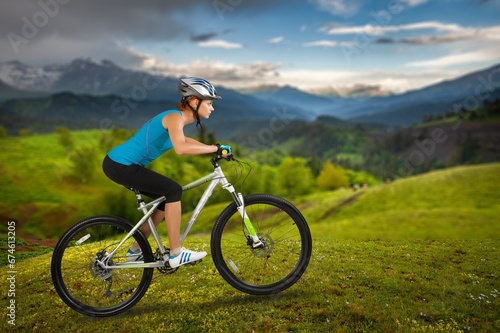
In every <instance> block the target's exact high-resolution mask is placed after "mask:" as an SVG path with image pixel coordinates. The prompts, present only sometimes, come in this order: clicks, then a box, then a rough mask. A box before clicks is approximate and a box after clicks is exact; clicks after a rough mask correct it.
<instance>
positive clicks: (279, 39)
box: [268, 36, 285, 44]
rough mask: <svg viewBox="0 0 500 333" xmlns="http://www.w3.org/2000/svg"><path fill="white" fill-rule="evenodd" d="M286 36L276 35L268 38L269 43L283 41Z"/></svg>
mask: <svg viewBox="0 0 500 333" xmlns="http://www.w3.org/2000/svg"><path fill="white" fill-rule="evenodd" d="M284 39H285V38H284V37H283V36H278V37H274V38H271V39H270V40H268V43H269V44H279V43H281V42H282V41H283V40H284Z"/></svg>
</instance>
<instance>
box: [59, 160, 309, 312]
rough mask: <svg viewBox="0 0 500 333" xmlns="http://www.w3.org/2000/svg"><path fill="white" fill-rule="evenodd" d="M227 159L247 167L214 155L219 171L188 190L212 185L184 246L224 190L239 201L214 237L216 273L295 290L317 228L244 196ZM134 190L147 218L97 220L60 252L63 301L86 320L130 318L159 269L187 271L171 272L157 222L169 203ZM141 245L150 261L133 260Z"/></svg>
mask: <svg viewBox="0 0 500 333" xmlns="http://www.w3.org/2000/svg"><path fill="white" fill-rule="evenodd" d="M222 159H226V160H228V161H232V162H238V163H239V161H237V160H236V159H235V158H234V157H233V156H232V155H231V156H228V157H225V158H224V157H221V156H217V157H213V158H211V160H210V161H211V163H212V166H213V168H214V171H213V172H211V173H210V174H208V175H206V176H204V177H201V178H200V179H197V180H195V181H193V182H191V183H189V184H187V185H185V186H183V190H184V191H187V190H190V189H192V188H194V187H197V186H199V185H202V184H206V183H209V184H208V186H207V188H206V189H205V191H204V193H203V195H202V196H201V198H200V200H199V201H198V203H197V205H196V207H195V209H194V211H193V212H192V214H191V217H190V218H189V220H188V222H187V225H186V227H185V229H184V230H183V232H182V234H181V244H182V243H183V242H184V240H185V239H186V237H187V235H188V233H189V231H190V230H191V228H192V226H193V225H194V223H195V221H196V219H197V217H198V216H199V214H200V212H201V211H202V209H203V207H204V206H205V204H206V203H207V201H208V199H209V198H210V197H211V195H212V194H213V192H214V189H215V188H216V187H217V186H218V185H220V186H221V187H222V188H223V189H225V190H227V191H228V192H229V193H230V194H231V197H232V202H231V203H230V204H229V205H228V206H227V207H226V208H225V209H224V210H223V211H222V212H221V214H220V215H219V217H218V218H217V220H216V221H215V224H214V227H213V229H212V231H211V237H210V248H211V253H212V260H213V262H214V265H215V267H216V268H217V270H218V272H219V273H220V275H221V276H222V277H223V278H224V279H225V280H226V281H227V282H228V283H229V284H230V285H231V286H233V287H234V288H236V289H238V290H240V291H242V292H244V293H248V294H252V295H269V294H275V293H279V292H281V291H283V290H285V289H287V288H289V287H291V286H292V285H293V284H295V283H296V282H297V281H298V280H299V279H300V277H301V276H302V275H303V273H304V271H305V270H306V268H307V265H308V263H309V259H310V257H311V251H312V239H311V233H310V230H309V226H308V224H307V222H306V220H305V219H304V217H303V215H302V214H301V213H300V211H299V210H298V209H297V208H296V207H295V206H294V205H293V204H291V203H290V202H288V201H287V200H285V199H283V198H280V197H277V196H274V195H270V194H253V195H248V196H243V195H242V194H241V193H237V192H236V191H235V189H234V187H233V185H232V184H231V183H230V182H229V181H228V180H227V178H226V176H225V175H224V173H223V171H222V168H221V167H220V166H219V164H218V162H219V161H220V160H222ZM240 165H241V164H240ZM130 190H133V191H134V192H135V196H136V199H137V202H138V205H139V207H138V209H139V210H140V211H142V213H143V214H144V216H143V217H142V218H141V219H140V220H139V221H138V222H137V223H136V224H135V225H134V224H132V223H131V222H129V221H128V220H126V219H124V218H121V217H117V216H108V215H103V216H93V217H89V218H86V219H84V220H82V221H80V222H78V223H76V224H75V225H74V226H72V227H71V228H69V229H68V230H67V231H66V232H65V233H64V234H63V235H62V237H61V238H60V240H59V241H58V242H57V244H56V247H55V249H54V253H53V255H52V261H51V274H52V281H53V283H54V287H55V289H56V291H57V293H58V294H59V296H60V298H61V299H62V300H63V301H64V302H65V303H66V304H67V305H68V306H69V307H70V308H71V309H73V310H75V311H77V312H79V313H81V314H84V315H87V316H93V317H106V316H113V315H117V314H119V313H122V312H124V311H126V310H128V309H130V308H131V307H132V306H134V305H135V304H136V303H137V302H139V300H140V299H141V298H142V297H143V296H144V294H145V293H146V291H147V290H148V287H149V285H150V283H151V281H152V277H153V272H154V269H155V268H156V269H157V270H158V271H159V272H161V273H164V274H172V273H174V272H175V271H176V270H177V269H178V268H179V267H177V268H175V269H174V268H172V267H170V265H169V261H168V258H169V254H170V250H169V249H168V248H165V246H164V245H163V243H162V241H161V239H160V236H159V234H158V232H157V230H156V228H155V226H154V224H153V220H152V219H151V216H152V214H153V212H154V211H155V209H156V208H157V207H158V206H159V205H160V203H162V202H163V201H164V200H165V197H160V198H157V199H155V200H152V201H151V202H149V203H146V202H145V201H144V200H143V198H142V196H141V193H140V192H139V191H137V190H135V189H130ZM144 223H149V226H150V228H151V231H152V236H153V239H154V242H155V243H156V245H157V249H156V251H155V252H153V250H152V248H151V244H150V243H149V241H148V240H147V238H146V237H145V236H144V234H143V233H142V232H141V231H140V227H141V226H142V225H143V224H144ZM134 241H137V243H138V244H139V246H140V248H141V250H142V254H143V256H144V260H143V261H138V262H127V260H126V256H125V254H126V251H127V249H128V248H130V246H131V245H132V243H133V242H134ZM181 267H182V266H181Z"/></svg>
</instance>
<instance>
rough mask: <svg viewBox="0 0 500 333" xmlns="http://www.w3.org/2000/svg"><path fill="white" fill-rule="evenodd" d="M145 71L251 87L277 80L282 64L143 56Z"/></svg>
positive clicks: (142, 67) (142, 66) (230, 85)
mask: <svg viewBox="0 0 500 333" xmlns="http://www.w3.org/2000/svg"><path fill="white" fill-rule="evenodd" d="M141 57H142V59H143V61H142V65H141V69H142V70H147V71H150V72H154V73H157V74H162V75H167V76H175V77H182V76H199V77H203V78H205V79H207V80H209V81H210V82H213V83H214V84H217V85H223V86H228V87H248V86H250V85H252V84H254V83H255V82H256V81H258V82H266V80H269V81H271V82H272V81H273V80H275V79H276V78H277V77H279V73H278V70H279V68H280V67H281V65H280V64H271V63H268V62H263V61H255V62H250V63H247V64H235V63H228V62H223V61H220V60H211V59H203V60H194V61H192V62H190V63H183V64H177V63H172V62H168V61H164V60H160V59H158V58H157V57H156V56H154V55H147V54H142V55H141Z"/></svg>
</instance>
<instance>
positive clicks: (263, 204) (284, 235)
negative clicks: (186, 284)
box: [210, 194, 312, 295]
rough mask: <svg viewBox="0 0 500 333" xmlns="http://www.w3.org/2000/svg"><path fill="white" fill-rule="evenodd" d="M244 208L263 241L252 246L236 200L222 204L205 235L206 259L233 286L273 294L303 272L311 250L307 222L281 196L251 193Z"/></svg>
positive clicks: (257, 292)
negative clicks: (207, 237) (208, 235)
mask: <svg viewBox="0 0 500 333" xmlns="http://www.w3.org/2000/svg"><path fill="white" fill-rule="evenodd" d="M244 203H245V210H246V212H247V214H248V216H249V218H250V220H251V221H252V224H253V226H254V228H255V230H256V232H257V234H258V235H259V238H261V240H262V241H263V242H264V243H265V247H264V248H263V249H253V248H252V245H251V244H252V242H251V241H249V238H248V232H246V228H245V226H244V222H243V219H242V218H241V216H240V214H239V212H238V210H237V207H236V204H235V203H234V202H233V203H231V204H230V205H229V206H227V207H226V208H225V209H224V211H223V212H222V213H221V214H220V216H219V218H218V219H217V221H216V223H215V226H214V228H213V230H212V235H211V240H210V242H211V250H212V259H213V261H214V264H215V267H216V268H217V270H218V271H219V273H220V274H221V276H222V277H223V278H224V279H225V280H226V281H227V282H228V283H229V284H230V285H231V286H233V287H234V288H236V289H238V290H240V291H242V292H245V293H248V294H252V295H270V294H276V293H279V292H281V291H283V290H285V289H287V288H289V287H291V286H292V285H293V284H295V283H296V282H297V281H298V280H299V279H300V277H301V276H302V275H303V273H304V272H305V270H306V268H307V266H308V264H309V260H310V257H311V252H312V239H311V232H310V230H309V226H308V224H307V222H306V220H305V218H304V217H303V216H302V214H301V213H300V211H299V210H298V209H297V208H296V207H295V206H293V205H292V204H291V203H290V202H288V201H286V200H285V199H283V198H280V197H277V196H274V195H270V194H253V195H249V196H246V197H245V198H244Z"/></svg>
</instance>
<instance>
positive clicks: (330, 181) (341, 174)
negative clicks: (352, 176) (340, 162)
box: [316, 161, 349, 190]
mask: <svg viewBox="0 0 500 333" xmlns="http://www.w3.org/2000/svg"><path fill="white" fill-rule="evenodd" d="M316 184H317V185H318V188H320V189H322V190H335V189H338V188H341V187H348V186H349V179H348V178H347V175H346V173H345V170H344V169H343V168H342V167H340V166H336V165H334V164H333V163H332V162H330V161H326V162H325V163H324V164H323V168H322V169H321V172H320V173H319V176H318V178H317V179H316Z"/></svg>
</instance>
